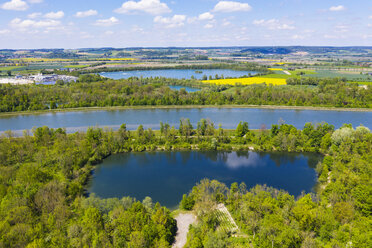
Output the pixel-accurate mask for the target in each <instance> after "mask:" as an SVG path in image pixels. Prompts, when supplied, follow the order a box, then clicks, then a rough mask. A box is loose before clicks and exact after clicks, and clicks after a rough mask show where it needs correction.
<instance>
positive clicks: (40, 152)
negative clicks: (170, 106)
mask: <svg viewBox="0 0 372 248" xmlns="http://www.w3.org/2000/svg"><path fill="white" fill-rule="evenodd" d="M160 126H161V128H160V130H159V131H153V130H151V129H147V130H144V128H143V127H142V126H141V125H140V126H139V127H138V129H137V130H136V131H128V130H127V128H126V125H125V124H123V125H122V126H121V127H120V128H119V130H118V131H112V130H111V129H101V128H89V129H88V130H87V132H77V133H74V134H66V132H65V130H64V129H55V130H54V129H50V128H48V127H40V128H34V129H33V131H32V133H33V135H32V136H31V135H30V134H29V133H28V132H27V131H25V132H24V136H23V137H13V135H12V133H11V132H6V133H5V134H4V135H3V137H1V138H0V247H170V245H171V244H172V242H173V239H174V235H175V232H176V222H175V220H174V219H173V218H172V217H171V214H170V211H169V210H168V209H166V208H164V207H161V206H160V205H159V204H158V203H156V204H154V203H153V202H152V200H151V198H145V199H143V201H142V202H140V201H138V200H136V199H133V198H130V196H126V197H123V198H122V199H116V198H111V199H100V198H97V197H95V196H94V195H91V196H89V197H87V196H86V195H85V191H84V187H85V185H86V183H87V180H88V179H89V177H90V175H91V171H92V170H93V169H94V165H95V164H97V163H99V162H100V161H101V160H102V159H104V158H106V157H107V156H110V155H111V154H114V153H119V152H131V151H161V150H190V149H194V150H223V151H229V150H248V149H249V148H250V147H253V148H254V149H255V150H257V151H260V150H262V151H274V150H275V151H290V152H292V151H311V152H321V153H323V154H325V158H324V160H323V162H322V163H320V164H318V166H317V171H318V174H319V182H320V183H321V184H320V187H319V189H318V192H317V194H308V195H303V196H301V197H300V198H299V199H294V197H293V196H291V195H288V194H287V193H286V192H283V191H280V190H276V189H271V188H266V187H264V186H257V187H255V188H253V189H246V188H245V187H244V184H240V185H238V184H233V185H231V187H230V189H229V188H227V187H226V186H225V185H223V184H221V183H218V182H216V181H209V180H203V181H202V182H201V183H200V184H198V185H197V186H195V187H194V188H193V189H192V191H191V192H190V194H188V195H187V196H186V195H185V196H184V199H183V200H182V202H181V204H180V205H181V207H182V208H184V209H188V210H190V209H193V210H194V211H195V213H196V214H197V216H198V219H199V222H198V225H197V226H195V227H193V228H192V229H191V231H190V233H189V236H188V244H187V246H188V247H247V246H248V245H252V246H254V247H346V246H349V247H368V244H370V243H371V240H370V239H371V235H370V232H371V226H370V223H371V221H372V219H371V211H372V204H371V200H372V199H371V197H372V192H371V189H372V185H371V180H370V179H371V174H372V170H371V166H370V165H371V162H372V153H371V146H372V134H371V133H370V130H369V129H368V128H366V127H363V126H360V127H357V128H356V129H353V128H352V127H351V126H350V125H344V126H343V127H342V128H340V129H338V130H334V127H333V126H332V125H328V124H326V123H323V124H319V125H312V124H310V123H308V124H306V125H305V127H304V128H303V129H302V130H299V129H296V128H295V127H294V126H292V125H288V124H281V125H273V126H272V127H271V128H270V129H265V128H262V129H261V130H250V129H249V126H248V123H244V122H242V123H239V125H238V126H237V128H236V130H225V129H222V128H221V127H219V128H216V127H215V126H214V124H213V123H211V122H210V121H208V120H205V119H202V120H200V122H199V123H198V125H197V126H196V127H193V126H192V125H191V124H190V121H189V120H187V119H182V120H180V125H179V128H177V129H175V128H174V127H170V126H169V125H168V124H167V123H161V125H160ZM239 183H240V182H239ZM140 200H142V199H140ZM217 203H224V204H225V205H226V206H227V207H228V209H229V210H230V211H231V213H232V215H233V217H234V218H235V220H236V221H237V223H238V225H239V227H240V229H241V231H242V232H243V234H244V235H243V236H234V235H233V234H232V233H229V232H224V231H221V230H220V229H219V228H218V227H219V222H218V220H217V219H216V218H215V215H214V211H213V209H214V206H215V205H216V204H217Z"/></svg>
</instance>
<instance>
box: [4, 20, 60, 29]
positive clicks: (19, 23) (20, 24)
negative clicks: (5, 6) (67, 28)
mask: <svg viewBox="0 0 372 248" xmlns="http://www.w3.org/2000/svg"><path fill="white" fill-rule="evenodd" d="M59 25H61V22H60V21H56V20H42V21H34V20H29V19H26V20H21V19H20V18H15V19H13V20H12V21H11V22H10V26H12V27H13V28H18V29H25V28H49V27H57V26H59Z"/></svg>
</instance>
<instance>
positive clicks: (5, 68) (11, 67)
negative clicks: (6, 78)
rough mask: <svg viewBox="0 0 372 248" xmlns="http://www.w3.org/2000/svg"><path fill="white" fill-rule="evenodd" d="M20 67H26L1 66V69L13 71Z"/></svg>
mask: <svg viewBox="0 0 372 248" xmlns="http://www.w3.org/2000/svg"><path fill="white" fill-rule="evenodd" d="M20 68H24V66H3V67H0V71H12V70H15V69H20Z"/></svg>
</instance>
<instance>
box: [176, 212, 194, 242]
mask: <svg viewBox="0 0 372 248" xmlns="http://www.w3.org/2000/svg"><path fill="white" fill-rule="evenodd" d="M176 220H177V228H178V230H177V234H176V240H175V242H174V244H173V246H172V248H183V246H184V245H185V244H186V241H187V233H188V232H189V225H191V224H193V223H194V222H195V221H196V217H195V216H194V215H193V214H191V213H190V214H189V213H188V214H179V215H178V216H177V217H176Z"/></svg>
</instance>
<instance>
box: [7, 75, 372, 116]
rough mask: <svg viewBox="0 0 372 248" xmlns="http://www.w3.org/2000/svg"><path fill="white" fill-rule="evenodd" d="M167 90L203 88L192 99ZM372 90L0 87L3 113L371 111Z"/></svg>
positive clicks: (122, 84)
mask: <svg viewBox="0 0 372 248" xmlns="http://www.w3.org/2000/svg"><path fill="white" fill-rule="evenodd" d="M168 85H184V86H192V87H201V88H202V89H203V90H201V91H198V92H193V93H188V92H187V91H186V90H181V91H175V90H171V89H170V88H169V87H168ZM371 90H372V87H367V89H365V88H362V87H358V85H357V84H348V83H346V82H343V81H341V80H338V79H324V80H321V81H319V82H318V85H317V86H316V87H311V86H270V85H265V84H262V85H251V86H237V87H232V86H227V85H218V86H217V85H207V84H204V83H200V82H199V81H197V80H177V79H166V78H160V77H159V78H130V79H122V80H109V79H102V78H101V77H100V76H99V75H93V74H92V75H83V76H81V77H80V78H79V80H78V82H77V83H68V84H62V83H61V84H60V83H58V84H56V85H0V112H15V111H33V110H46V109H54V108H58V109H68V108H77V107H111V106H160V105H161V106H172V105H232V104H234V105H284V106H316V107H341V108H351V107H352V108H371V106H372V93H371Z"/></svg>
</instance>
